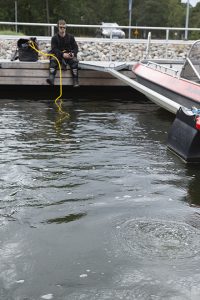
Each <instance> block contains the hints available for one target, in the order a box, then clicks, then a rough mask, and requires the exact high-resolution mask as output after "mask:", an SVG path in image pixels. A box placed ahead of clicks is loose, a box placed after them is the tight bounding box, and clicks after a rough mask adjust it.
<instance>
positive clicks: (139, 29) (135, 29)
mask: <svg viewBox="0 0 200 300" xmlns="http://www.w3.org/2000/svg"><path fill="white" fill-rule="evenodd" d="M0 26H6V27H13V26H14V27H15V30H16V31H18V27H19V26H36V27H44V28H46V29H50V33H51V34H50V35H51V36H53V35H54V32H55V28H56V26H57V24H55V23H27V22H0ZM67 26H68V27H70V28H85V29H99V28H103V26H102V25H83V24H68V25H67ZM107 27H109V26H107ZM109 28H110V29H111V34H110V36H111V38H112V27H109ZM118 28H120V29H124V30H126V31H127V32H128V30H131V31H132V37H134V38H138V37H140V38H144V39H146V38H147V34H148V32H149V31H151V32H155V33H156V34H154V35H153V34H152V36H151V38H152V39H153V38H155V37H156V38H157V39H158V35H160V34H161V33H162V32H164V35H165V40H166V41H168V40H169V37H170V35H173V37H174V39H176V36H177V35H178V33H179V34H181V33H182V38H181V39H182V40H184V39H185V38H184V37H183V33H184V32H186V31H187V32H192V31H197V32H198V31H200V28H185V27H184V28H182V27H150V26H118Z"/></svg>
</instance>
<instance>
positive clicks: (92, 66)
mask: <svg viewBox="0 0 200 300" xmlns="http://www.w3.org/2000/svg"><path fill="white" fill-rule="evenodd" d="M78 65H79V67H80V68H81V69H83V70H94V71H102V72H106V71H107V69H108V68H109V69H114V70H117V71H119V70H123V69H126V68H128V65H127V63H126V62H114V61H80V62H79V64H78Z"/></svg>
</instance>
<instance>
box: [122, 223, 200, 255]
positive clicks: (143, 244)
mask: <svg viewBox="0 0 200 300" xmlns="http://www.w3.org/2000/svg"><path fill="white" fill-rule="evenodd" d="M117 228H118V229H117V230H116V237H117V241H118V244H119V247H122V249H123V251H125V252H126V253H128V254H129V255H135V256H140V257H144V258H145V259H153V258H156V257H157V258H162V259H167V260H168V259H182V258H186V257H194V256H196V255H197V254H199V249H200V232H199V231H198V230H197V229H195V228H194V227H192V226H190V225H187V224H185V223H181V222H174V221H166V220H155V219H153V220H152V219H151V220H148V219H142V218H140V219H132V220H128V221H125V222H124V223H122V224H118V226H117Z"/></svg>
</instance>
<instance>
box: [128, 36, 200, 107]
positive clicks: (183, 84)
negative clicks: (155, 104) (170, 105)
mask: <svg viewBox="0 0 200 300" xmlns="http://www.w3.org/2000/svg"><path fill="white" fill-rule="evenodd" d="M133 73H134V74H135V77H136V81H137V82H139V83H141V84H142V85H144V86H146V87H148V88H150V89H152V90H154V91H156V92H157V93H159V94H161V95H163V96H165V97H167V98H169V99H171V100H172V101H174V102H176V103H178V104H180V105H181V106H184V107H187V108H191V107H192V106H195V107H196V108H200V40H198V41H196V42H194V44H193V45H192V46H191V49H190V51H189V54H188V56H187V57H186V59H185V61H184V62H183V64H182V65H181V64H179V65H176V68H174V63H173V61H172V62H171V63H169V64H166V63H156V62H154V61H152V60H149V61H146V62H143V61H141V62H139V63H137V64H136V65H135V66H133Z"/></svg>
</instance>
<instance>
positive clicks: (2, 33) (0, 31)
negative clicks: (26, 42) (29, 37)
mask: <svg viewBox="0 0 200 300" xmlns="http://www.w3.org/2000/svg"><path fill="white" fill-rule="evenodd" d="M0 35H24V33H23V32H15V31H12V30H0Z"/></svg>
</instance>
